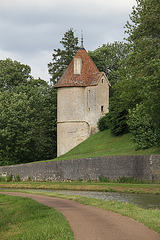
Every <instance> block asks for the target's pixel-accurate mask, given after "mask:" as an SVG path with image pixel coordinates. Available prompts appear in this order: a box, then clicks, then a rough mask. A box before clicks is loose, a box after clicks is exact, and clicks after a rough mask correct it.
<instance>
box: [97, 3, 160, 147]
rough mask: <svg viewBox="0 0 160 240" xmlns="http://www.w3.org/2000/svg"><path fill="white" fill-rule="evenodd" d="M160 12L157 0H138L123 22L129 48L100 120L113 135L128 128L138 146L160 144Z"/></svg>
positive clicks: (103, 126) (118, 70) (120, 65)
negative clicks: (107, 107)
mask: <svg viewBox="0 0 160 240" xmlns="http://www.w3.org/2000/svg"><path fill="white" fill-rule="evenodd" d="M159 12H160V3H159V0H137V6H136V7H134V8H133V11H132V13H131V15H130V20H131V22H127V24H126V32H127V33H128V38H127V44H128V46H129V52H128V54H126V55H125V56H124V58H122V60H121V61H120V64H119V66H118V68H117V71H116V74H117V75H116V76H118V77H117V78H116V79H115V80H116V83H115V82H114V85H113V87H112V91H113V95H112V97H111V99H110V112H109V114H107V115H106V116H105V117H104V118H103V119H101V120H100V121H99V127H100V129H105V128H110V129H111V131H112V133H113V134H115V135H118V134H122V133H124V132H127V131H130V132H131V133H132V136H133V137H132V138H133V140H134V141H135V143H136V146H137V148H148V147H151V146H159V145H160V18H159Z"/></svg>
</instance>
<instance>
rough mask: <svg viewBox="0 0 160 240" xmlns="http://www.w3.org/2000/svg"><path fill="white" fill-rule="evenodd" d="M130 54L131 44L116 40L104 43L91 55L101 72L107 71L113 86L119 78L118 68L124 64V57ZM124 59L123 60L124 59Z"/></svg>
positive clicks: (90, 53)
mask: <svg viewBox="0 0 160 240" xmlns="http://www.w3.org/2000/svg"><path fill="white" fill-rule="evenodd" d="M128 54H129V44H127V43H124V42H114V43H107V44H103V45H102V46H101V47H99V48H97V49H96V50H94V51H89V55H90V57H91V58H92V60H93V61H94V63H95V64H96V66H97V68H98V69H99V71H101V72H105V74H106V76H107V78H108V80H109V81H110V83H111V85H112V86H113V85H114V84H115V83H116V82H117V81H118V80H119V73H118V71H117V70H118V69H119V67H120V66H122V65H123V61H124V60H123V59H125V58H126V57H127V55H128ZM122 60H123V61H122Z"/></svg>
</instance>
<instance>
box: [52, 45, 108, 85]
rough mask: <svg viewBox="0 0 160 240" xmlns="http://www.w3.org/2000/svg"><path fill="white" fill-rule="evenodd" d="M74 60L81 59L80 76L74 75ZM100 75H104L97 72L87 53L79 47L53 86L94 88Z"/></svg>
mask: <svg viewBox="0 0 160 240" xmlns="http://www.w3.org/2000/svg"><path fill="white" fill-rule="evenodd" d="M75 58H81V59H82V69H81V74H74V59H75ZM102 75H105V73H103V72H100V71H99V70H98V68H97V67H96V65H95V64H94V62H93V60H92V59H91V57H90V56H89V54H88V53H87V51H86V50H85V49H84V48H82V47H81V48H80V49H79V50H78V52H77V53H76V55H75V56H74V58H73V59H72V61H71V63H70V64H69V66H68V67H67V69H66V70H65V72H64V73H63V75H62V77H61V78H60V79H59V81H58V82H57V84H56V85H55V88H60V87H87V86H94V85H97V84H98V81H99V79H100V78H101V77H102Z"/></svg>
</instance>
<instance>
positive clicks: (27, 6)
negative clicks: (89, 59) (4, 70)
mask: <svg viewBox="0 0 160 240" xmlns="http://www.w3.org/2000/svg"><path fill="white" fill-rule="evenodd" d="M134 5H136V0H0V59H6V58H8V57H9V58H11V59H12V60H17V61H19V62H21V63H24V64H27V65H29V66H30V67H31V69H32V72H31V74H32V76H33V77H34V78H38V77H40V78H42V79H44V80H49V78H50V76H49V74H48V67H47V64H48V63H49V62H50V61H51V60H52V53H53V49H54V48H61V47H62V45H61V44H60V40H61V39H62V37H63V36H64V33H65V32H66V31H67V30H69V29H70V28H73V29H74V30H75V36H76V37H78V38H79V39H80V37H81V36H80V35H81V30H83V33H84V46H85V48H86V50H87V51H88V50H95V49H96V48H98V47H99V46H102V44H105V43H107V42H110V43H111V42H114V41H123V38H124V37H125V34H124V25H125V24H126V22H127V20H129V14H130V13H131V12H132V7H133V6H134Z"/></svg>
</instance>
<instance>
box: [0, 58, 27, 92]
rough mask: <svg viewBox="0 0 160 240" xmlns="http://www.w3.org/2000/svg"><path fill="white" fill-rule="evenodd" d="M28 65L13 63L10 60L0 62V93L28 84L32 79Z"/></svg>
mask: <svg viewBox="0 0 160 240" xmlns="http://www.w3.org/2000/svg"><path fill="white" fill-rule="evenodd" d="M30 73H31V68H30V67H29V66H28V65H25V64H21V63H20V62H17V61H13V60H12V59H10V58H7V59H6V60H0V91H4V90H11V89H13V88H14V87H16V86H18V85H20V84H23V83H26V82H27V81H28V80H29V79H30V78H31V75H30Z"/></svg>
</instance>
